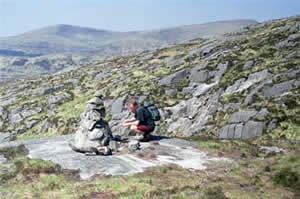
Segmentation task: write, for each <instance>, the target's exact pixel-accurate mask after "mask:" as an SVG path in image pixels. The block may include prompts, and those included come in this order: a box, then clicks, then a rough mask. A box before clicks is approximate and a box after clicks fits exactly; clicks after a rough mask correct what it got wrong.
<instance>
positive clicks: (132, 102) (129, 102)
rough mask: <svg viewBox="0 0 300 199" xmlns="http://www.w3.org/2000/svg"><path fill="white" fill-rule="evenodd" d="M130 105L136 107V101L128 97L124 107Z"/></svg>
mask: <svg viewBox="0 0 300 199" xmlns="http://www.w3.org/2000/svg"><path fill="white" fill-rule="evenodd" d="M130 104H132V105H134V106H137V105H138V101H137V99H136V98H135V97H130V98H129V99H128V100H127V102H126V105H127V106H129V105H130Z"/></svg>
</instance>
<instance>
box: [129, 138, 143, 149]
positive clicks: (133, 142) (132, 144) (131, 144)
mask: <svg viewBox="0 0 300 199" xmlns="http://www.w3.org/2000/svg"><path fill="white" fill-rule="evenodd" d="M140 146H141V145H140V142H139V141H137V140H131V141H130V142H129V143H128V149H129V150H130V151H136V150H139V149H140Z"/></svg>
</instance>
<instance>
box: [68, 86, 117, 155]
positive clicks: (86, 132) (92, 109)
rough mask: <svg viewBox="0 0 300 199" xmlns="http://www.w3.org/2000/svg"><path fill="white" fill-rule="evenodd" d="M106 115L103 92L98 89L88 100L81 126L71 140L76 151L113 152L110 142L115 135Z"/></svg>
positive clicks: (102, 153)
mask: <svg viewBox="0 0 300 199" xmlns="http://www.w3.org/2000/svg"><path fill="white" fill-rule="evenodd" d="M104 117H105V107H104V103H103V100H102V95H101V92H99V91H98V92H96V93H95V94H94V97H93V98H92V99H91V100H89V101H88V102H87V104H86V107H85V111H84V112H83V113H82V114H81V116H80V119H81V122H80V127H79V129H78V130H77V131H76V133H75V137H74V140H73V141H72V142H70V146H71V148H72V149H73V150H74V151H77V152H82V153H95V154H100V155H109V154H110V153H111V149H110V148H109V144H110V142H113V140H112V138H113V136H112V133H111V130H110V127H109V124H108V122H107V121H105V119H104Z"/></svg>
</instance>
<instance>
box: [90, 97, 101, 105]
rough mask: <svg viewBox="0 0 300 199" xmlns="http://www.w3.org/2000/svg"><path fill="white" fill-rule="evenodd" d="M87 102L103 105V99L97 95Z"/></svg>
mask: <svg viewBox="0 0 300 199" xmlns="http://www.w3.org/2000/svg"><path fill="white" fill-rule="evenodd" d="M87 103H88V104H96V105H103V101H102V100H101V99H99V98H98V97H94V98H92V99H90V100H89V101H88V102H87Z"/></svg>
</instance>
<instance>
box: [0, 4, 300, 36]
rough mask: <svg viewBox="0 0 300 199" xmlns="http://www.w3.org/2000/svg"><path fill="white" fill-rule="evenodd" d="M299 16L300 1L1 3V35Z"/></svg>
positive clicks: (137, 27) (160, 26)
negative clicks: (66, 27)
mask: <svg viewBox="0 0 300 199" xmlns="http://www.w3.org/2000/svg"><path fill="white" fill-rule="evenodd" d="M296 14H300V0H0V36H12V35H17V34H20V33H23V32H26V31H30V30H33V29H37V28H41V27H44V26H49V25H54V24H70V25H79V26H86V27H92V28H98V29H106V30H113V31H133V30H150V29H158V28H164V27H172V26H177V25H187V24H200V23H206V22H212V21H218V20H228V19H255V20H257V21H264V20H268V19H276V18H281V17H287V16H292V15H296Z"/></svg>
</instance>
